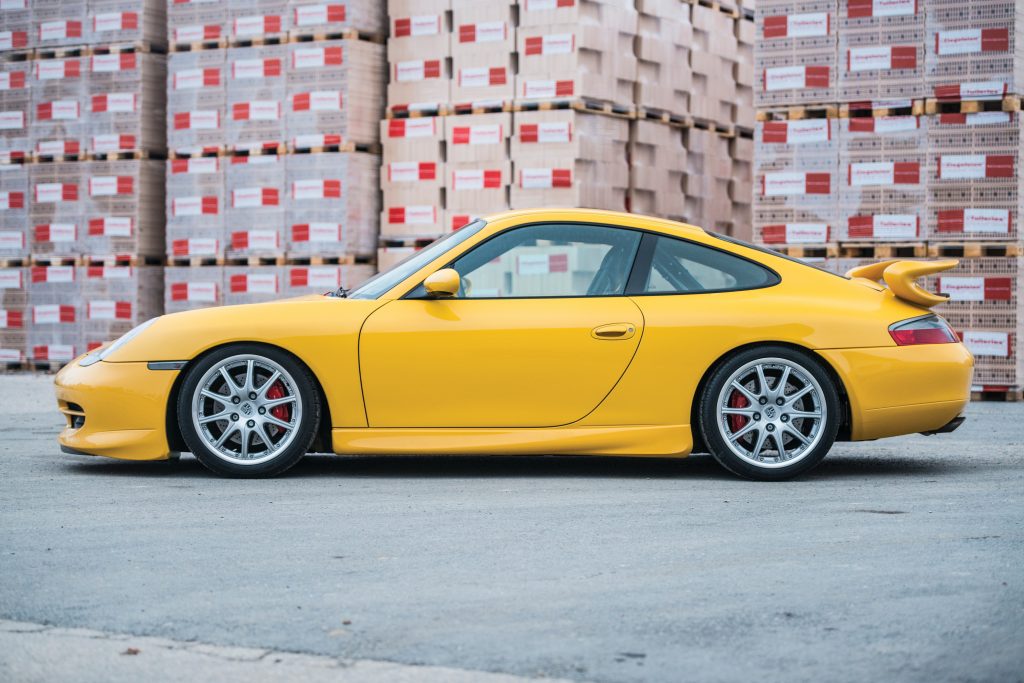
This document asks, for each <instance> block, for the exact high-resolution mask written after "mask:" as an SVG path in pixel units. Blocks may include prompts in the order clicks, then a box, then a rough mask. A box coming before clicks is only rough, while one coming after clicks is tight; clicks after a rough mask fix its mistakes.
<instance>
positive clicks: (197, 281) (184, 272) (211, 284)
mask: <svg viewBox="0 0 1024 683" xmlns="http://www.w3.org/2000/svg"><path fill="white" fill-rule="evenodd" d="M223 281H224V267H223V266H203V267H202V268H190V267H188V266H168V267H167V268H164V312H166V313H177V312H179V311H190V310H192V309H195V308H210V307H211V306H220V305H221V304H223V303H224V299H223V293H222V291H221V290H222V284H223Z"/></svg>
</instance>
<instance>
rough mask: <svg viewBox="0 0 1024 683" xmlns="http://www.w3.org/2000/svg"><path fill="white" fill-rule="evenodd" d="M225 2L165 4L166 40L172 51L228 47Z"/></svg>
mask: <svg viewBox="0 0 1024 683" xmlns="http://www.w3.org/2000/svg"><path fill="white" fill-rule="evenodd" d="M227 26H228V3H226V2H209V0H174V2H168V3H167V40H168V43H169V44H170V46H171V48H172V50H173V49H180V50H200V49H211V48H218V47H221V48H222V47H224V46H225V45H226V44H227V35H228V31H227Z"/></svg>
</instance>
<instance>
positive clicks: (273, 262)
mask: <svg viewBox="0 0 1024 683" xmlns="http://www.w3.org/2000/svg"><path fill="white" fill-rule="evenodd" d="M284 264H285V258H284V256H283V255H276V256H227V257H225V258H224V265H225V266H250V267H252V266H283V265H284Z"/></svg>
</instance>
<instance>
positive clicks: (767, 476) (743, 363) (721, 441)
mask: <svg viewBox="0 0 1024 683" xmlns="http://www.w3.org/2000/svg"><path fill="white" fill-rule="evenodd" d="M772 359H777V360H781V361H783V363H777V364H774V367H778V368H784V367H785V364H792V365H793V366H795V367H796V368H799V369H800V370H802V371H803V372H804V373H805V374H806V376H809V377H810V378H813V380H814V382H816V383H817V387H814V382H807V384H808V385H810V386H811V387H812V389H811V391H810V392H808V393H813V394H814V395H815V396H817V398H816V399H815V400H816V401H817V403H818V404H820V405H821V406H822V407H823V408H824V414H823V415H822V416H821V419H820V421H819V422H818V423H817V430H819V431H820V434H819V431H814V432H813V435H812V436H813V438H811V437H809V436H807V435H804V438H807V439H808V441H809V442H810V444H813V445H810V446H809V447H807V448H806V449H805V452H803V453H800V454H799V457H798V458H797V457H795V456H794V461H793V462H792V463H791V464H788V465H787V464H785V460H784V459H781V458H778V456H776V457H775V458H773V460H772V461H771V462H766V463H765V464H760V465H759V464H755V463H754V458H752V457H741V456H740V455H738V454H737V453H736V452H734V450H733V447H732V446H730V444H729V440H728V439H729V433H728V432H727V430H728V429H730V427H729V424H730V423H729V422H728V420H729V419H730V418H729V417H723V418H722V419H721V420H720V415H719V405H720V404H723V403H724V401H725V396H726V394H725V393H724V392H725V390H726V384H727V383H728V384H729V385H730V391H735V390H734V389H732V388H731V385H732V382H731V381H730V379H731V378H733V375H734V374H736V373H742V372H744V371H745V369H746V368H748V367H750V365H751V364H753V363H756V362H758V361H765V362H766V363H769V364H771V363H770V361H771V360H772ZM746 371H748V372H749V371H750V370H746ZM793 372H794V371H793V370H791V373H793ZM780 375H781V371H780ZM789 376H790V377H798V376H799V375H797V374H795V373H794V374H791V375H789ZM780 379H781V376H778V377H775V376H770V377H769V379H768V381H767V382H766V384H769V385H770V384H771V382H772V381H774V382H775V383H776V386H774V387H771V386H769V390H778V386H777V383H778V381H779V380H780ZM757 384H759V382H756V383H755V384H754V385H753V386H754V387H755V388H756V387H757ZM787 386H789V383H788V382H787ZM757 390H758V391H761V390H760V389H757ZM819 390H820V391H819ZM782 392H783V394H782V396H786V393H785V392H786V388H785V387H783V388H782ZM762 393H764V392H762ZM795 393H796V392H795V391H793V392H790V395H793V394H795ZM744 400H746V399H744ZM777 400H778V399H775V401H777ZM800 400H801V401H810V400H811V399H810V398H807V399H800ZM775 401H770V402H769V403H768V404H767V405H764V407H763V408H761V409H757V408H756V406H755V411H751V412H756V413H757V414H756V415H751V416H750V417H747V418H744V419H745V420H748V421H751V420H753V419H754V418H757V420H758V421H759V422H758V423H757V424H755V425H753V426H752V430H753V431H754V432H756V434H751V435H749V436H743V437H740V440H739V444H738V446H737V448H739V449H740V450H747V449H746V446H745V444H746V443H751V445H750V447H749V450H750V453H748V456H749V455H751V454H753V453H754V452H755V451H756V450H757V448H756V446H754V445H753V442H755V441H756V439H757V438H758V436H760V435H761V434H760V432H761V430H767V429H772V430H773V432H777V434H780V435H782V436H781V438H782V439H783V441H784V442H785V441H787V440H788V441H789V443H790V445H791V446H792V445H793V444H797V448H799V447H800V446H802V445H803V444H800V443H799V442H797V441H795V439H794V438H793V436H790V435H789V434H790V433H791V432H793V431H794V429H793V427H795V426H796V425H797V424H800V425H803V424H804V422H800V423H797V422H796V421H795V420H794V421H792V422H790V420H791V419H792V418H789V416H788V414H787V416H786V418H785V420H786V422H787V426H785V427H782V428H781V430H780V428H779V427H777V426H776V425H779V420H782V419H783V418H782V417H781V415H782V412H784V411H783V410H782V407H781V406H780V407H777V406H776V405H775ZM748 403H749V405H751V406H754V405H755V404H754V403H753V402H752V401H750V402H748ZM786 403H787V400H786V399H783V404H786ZM841 406H842V404H841V402H840V399H839V392H838V390H837V388H836V386H835V380H833V378H832V376H831V375H830V374H829V372H828V371H827V370H826V369H825V368H824V367H823V366H822V364H821V362H820V361H819V360H818V359H817V358H815V357H814V356H813V355H811V354H810V353H806V352H802V351H798V350H796V349H793V348H790V347H786V346H777V345H765V346H760V347H757V348H752V349H747V350H745V351H741V352H739V353H737V354H735V355H734V356H731V357H729V358H728V359H726V360H725V361H724V362H723V363H722V364H721V365H719V366H718V367H717V368H715V370H714V371H713V373H712V374H711V376H710V378H709V379H708V381H707V383H706V385H705V387H704V392H703V394H702V395H701V396H700V401H699V404H698V409H697V414H698V419H699V420H700V427H701V434H702V435H703V437H704V442H705V443H706V444H707V447H708V450H709V451H710V453H711V455H712V456H714V458H715V460H717V461H718V462H719V464H721V465H722V467H724V468H725V469H727V470H729V471H730V472H732V473H733V474H736V475H739V476H741V477H744V478H746V479H754V480H758V481H783V480H786V479H792V478H793V477H796V476H798V475H801V474H803V473H805V472H808V471H809V470H811V469H812V468H814V467H815V466H817V465H818V463H820V462H821V461H822V459H823V458H824V457H825V455H826V454H827V453H828V452H829V450H830V449H831V448H832V444H833V443H834V442H835V439H836V434H837V433H838V431H839V424H840V421H841V419H842V413H841V410H842V407H841ZM786 407H787V408H789V406H788V405H786ZM747 408H748V406H746V405H745V406H741V407H740V408H739V410H745V409H747ZM797 409H798V408H796V407H794V408H792V410H797ZM761 410H763V411H764V415H767V413H768V412H772V415H773V419H772V420H769V419H768V418H767V417H762V412H761ZM806 412H809V410H805V413H806ZM797 419H800V418H797ZM761 420H763V422H760V421H761ZM808 420H809V422H808V423H807V424H808V425H810V424H812V423H814V420H813V419H811V418H808ZM769 423H771V426H769ZM741 425H742V426H741V427H740V429H742V428H743V427H747V426H749V425H748V422H743V423H741ZM740 429H737V431H736V432H735V433H733V436H734V437H735V436H738V435H739V434H738V433H739V431H740ZM801 429H802V427H801ZM807 429H808V431H811V429H812V428H811V427H810V426H808V428H807ZM787 430H788V432H787ZM774 438H775V435H774V434H772V433H766V434H765V444H766V445H767V444H768V443H773V444H774V442H773V441H772V440H773V439H774ZM815 438H816V439H817V441H815V440H814V439H815ZM785 449H786V445H785V443H784V444H783V446H782V448H781V450H785ZM775 451H776V452H777V453H778V452H779V451H780V449H775ZM769 452H771V449H769Z"/></svg>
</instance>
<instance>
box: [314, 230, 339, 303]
mask: <svg viewBox="0 0 1024 683" xmlns="http://www.w3.org/2000/svg"><path fill="white" fill-rule="evenodd" d="M310 232H311V233H312V226H310ZM306 286H307V287H327V288H328V289H330V288H336V287H340V286H341V268H338V267H337V266H335V267H333V268H323V267H321V268H310V269H308V270H307V271H306Z"/></svg>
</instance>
